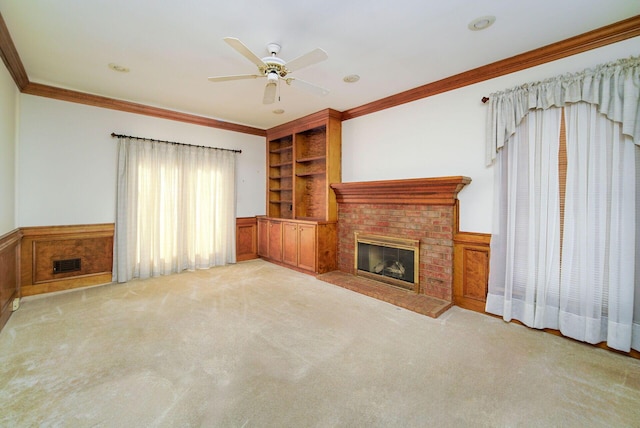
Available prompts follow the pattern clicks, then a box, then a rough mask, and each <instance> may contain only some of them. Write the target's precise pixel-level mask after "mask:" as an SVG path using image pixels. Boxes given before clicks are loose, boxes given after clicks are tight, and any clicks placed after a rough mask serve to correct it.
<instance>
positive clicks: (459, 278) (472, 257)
mask: <svg viewBox="0 0 640 428" xmlns="http://www.w3.org/2000/svg"><path fill="white" fill-rule="evenodd" d="M490 243H491V235H490V234H486V233H471V232H458V233H456V234H455V235H454V237H453V261H454V262H453V303H454V304H455V305H457V306H460V307H462V308H465V309H470V310H472V311H476V312H482V313H484V307H485V303H486V300H487V287H488V284H489V245H490Z"/></svg>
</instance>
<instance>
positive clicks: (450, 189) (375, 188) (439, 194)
mask: <svg viewBox="0 0 640 428" xmlns="http://www.w3.org/2000/svg"><path fill="white" fill-rule="evenodd" d="M470 182H471V179H470V178H469V177H462V176H458V177H436V178H413V179H406V180H383V181H362V182H351V183H334V184H332V185H331V188H332V189H333V190H334V191H335V192H336V200H337V201H338V203H340V204H417V205H455V204H456V201H457V197H458V192H459V191H460V190H462V188H463V187H464V186H465V185H467V184H469V183H470Z"/></svg>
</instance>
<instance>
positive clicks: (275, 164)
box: [270, 161, 293, 168]
mask: <svg viewBox="0 0 640 428" xmlns="http://www.w3.org/2000/svg"><path fill="white" fill-rule="evenodd" d="M287 165H293V161H287V162H280V163H273V164H271V165H270V167H271V168H278V167H281V166H287Z"/></svg>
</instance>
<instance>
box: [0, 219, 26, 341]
mask: <svg viewBox="0 0 640 428" xmlns="http://www.w3.org/2000/svg"><path fill="white" fill-rule="evenodd" d="M21 241H22V232H21V231H20V229H15V230H13V231H11V232H9V233H7V234H5V235H2V236H0V329H2V327H4V325H5V324H6V323H7V320H8V319H9V317H10V316H11V312H12V310H13V309H12V306H13V301H14V299H16V298H18V297H20V275H19V272H20V244H21Z"/></svg>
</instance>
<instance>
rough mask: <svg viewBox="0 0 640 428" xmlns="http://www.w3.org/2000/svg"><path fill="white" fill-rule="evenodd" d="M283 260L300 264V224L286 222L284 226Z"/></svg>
mask: <svg viewBox="0 0 640 428" xmlns="http://www.w3.org/2000/svg"><path fill="white" fill-rule="evenodd" d="M282 242H283V246H282V261H283V262H284V263H286V264H288V265H292V266H298V224H297V223H293V222H286V223H284V224H283V226H282Z"/></svg>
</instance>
